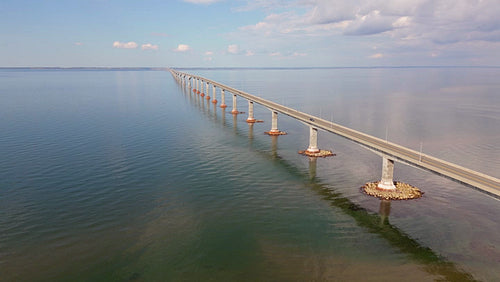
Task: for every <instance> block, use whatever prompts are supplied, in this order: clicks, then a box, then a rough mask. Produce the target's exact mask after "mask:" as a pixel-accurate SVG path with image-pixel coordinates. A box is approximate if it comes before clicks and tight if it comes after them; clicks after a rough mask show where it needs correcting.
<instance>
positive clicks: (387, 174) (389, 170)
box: [377, 157, 396, 190]
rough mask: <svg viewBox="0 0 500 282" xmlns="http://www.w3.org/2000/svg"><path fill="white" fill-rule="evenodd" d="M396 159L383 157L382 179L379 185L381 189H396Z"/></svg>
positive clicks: (378, 187)
mask: <svg viewBox="0 0 500 282" xmlns="http://www.w3.org/2000/svg"><path fill="white" fill-rule="evenodd" d="M393 176H394V161H393V160H391V159H388V158H386V157H383V158H382V179H381V180H380V182H379V184H378V185H377V189H379V190H395V189H396V186H395V185H394V180H393Z"/></svg>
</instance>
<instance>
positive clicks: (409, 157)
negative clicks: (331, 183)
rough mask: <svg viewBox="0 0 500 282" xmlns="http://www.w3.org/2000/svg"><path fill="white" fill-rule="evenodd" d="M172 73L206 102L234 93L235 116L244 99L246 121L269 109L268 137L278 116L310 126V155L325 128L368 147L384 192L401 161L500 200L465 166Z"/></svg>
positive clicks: (494, 182) (492, 185)
mask: <svg viewBox="0 0 500 282" xmlns="http://www.w3.org/2000/svg"><path fill="white" fill-rule="evenodd" d="M169 71H170V72H171V73H172V75H173V76H174V78H175V79H176V80H177V81H179V82H180V83H182V84H183V85H187V87H189V88H192V87H193V88H194V89H193V91H195V92H197V93H199V94H200V95H202V97H204V96H205V94H206V99H207V100H210V99H211V97H210V94H209V92H210V91H209V88H210V85H211V86H212V97H213V99H212V102H213V103H214V104H215V103H217V102H218V101H217V99H216V93H217V90H216V89H217V88H220V92H221V95H220V96H221V104H220V107H221V108H225V107H227V105H226V103H225V94H226V92H229V93H231V94H232V106H233V108H232V111H231V113H232V114H239V113H240V112H239V111H238V109H237V99H236V98H237V96H240V97H242V98H245V99H246V100H247V101H248V118H247V122H255V121H256V120H255V118H254V116H253V106H254V103H257V104H260V105H262V106H264V107H266V108H268V109H269V110H270V111H271V129H270V131H269V132H268V134H270V135H280V134H283V132H281V131H280V130H278V113H281V114H285V115H287V116H290V117H292V118H294V119H297V120H299V121H301V122H303V123H305V124H307V125H308V126H309V127H310V136H309V147H308V148H307V151H308V152H311V153H314V152H318V151H319V149H318V146H317V140H318V139H317V138H318V129H322V130H324V131H327V132H331V133H334V134H337V135H339V136H342V137H345V138H347V139H349V140H351V141H354V142H356V143H358V144H360V145H362V146H364V147H366V148H369V149H371V150H372V151H374V152H376V153H377V154H379V155H380V156H381V157H382V176H381V181H380V183H379V184H378V188H379V189H381V190H388V191H390V190H394V189H395V188H396V187H395V185H394V182H393V171H394V162H395V161H398V162H402V163H406V164H409V165H412V166H415V167H419V168H422V169H425V170H428V171H431V172H433V173H436V174H438V175H441V176H444V177H447V178H450V179H452V180H454V181H457V182H460V183H462V184H466V185H468V186H470V187H472V188H475V189H477V190H479V191H481V192H484V193H486V194H488V195H490V196H493V197H495V198H498V199H500V179H497V178H495V177H492V176H489V175H486V174H483V173H480V172H477V171H473V170H471V169H467V168H465V167H462V166H459V165H456V164H453V163H450V162H447V161H444V160H441V159H438V158H435V157H432V156H430V155H427V154H423V153H422V152H417V151H415V150H412V149H409V148H406V147H403V146H400V145H398V144H395V143H392V142H388V141H387V140H382V139H380V138H377V137H374V136H371V135H368V134H365V133H362V132H359V131H356V130H353V129H350V128H348V127H345V126H342V125H339V124H336V123H333V122H331V121H327V120H324V119H321V118H319V117H316V116H313V115H310V114H307V113H304V112H300V111H298V110H295V109H292V108H289V107H286V106H283V105H281V104H278V103H275V102H272V101H269V100H266V99H263V98H260V97H257V96H254V95H251V94H249V93H246V92H244V91H241V90H238V89H235V88H232V87H230V86H227V85H224V84H221V83H218V82H216V81H213V80H210V79H207V78H204V77H201V76H197V75H191V74H187V73H183V72H179V71H176V70H173V69H169ZM204 86H205V87H204ZM204 88H205V92H206V93H204V91H203V89H204Z"/></svg>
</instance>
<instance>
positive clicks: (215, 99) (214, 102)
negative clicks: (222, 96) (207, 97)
mask: <svg viewBox="0 0 500 282" xmlns="http://www.w3.org/2000/svg"><path fill="white" fill-rule="evenodd" d="M212 89H213V91H212V93H213V96H214V97H213V99H212V103H213V104H217V98H216V94H217V90H215V85H213V84H212Z"/></svg>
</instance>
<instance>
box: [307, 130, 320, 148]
mask: <svg viewBox="0 0 500 282" xmlns="http://www.w3.org/2000/svg"><path fill="white" fill-rule="evenodd" d="M306 151H307V152H308V153H319V149H318V129H317V128H315V127H312V126H309V147H307V150H306Z"/></svg>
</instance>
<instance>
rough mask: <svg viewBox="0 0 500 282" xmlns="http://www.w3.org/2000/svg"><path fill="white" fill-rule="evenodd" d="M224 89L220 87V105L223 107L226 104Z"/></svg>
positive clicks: (225, 106)
mask: <svg viewBox="0 0 500 282" xmlns="http://www.w3.org/2000/svg"><path fill="white" fill-rule="evenodd" d="M225 93H226V91H225V90H224V89H222V88H221V89H220V100H221V101H220V107H221V108H223V109H225V108H227V105H226V94H225Z"/></svg>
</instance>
